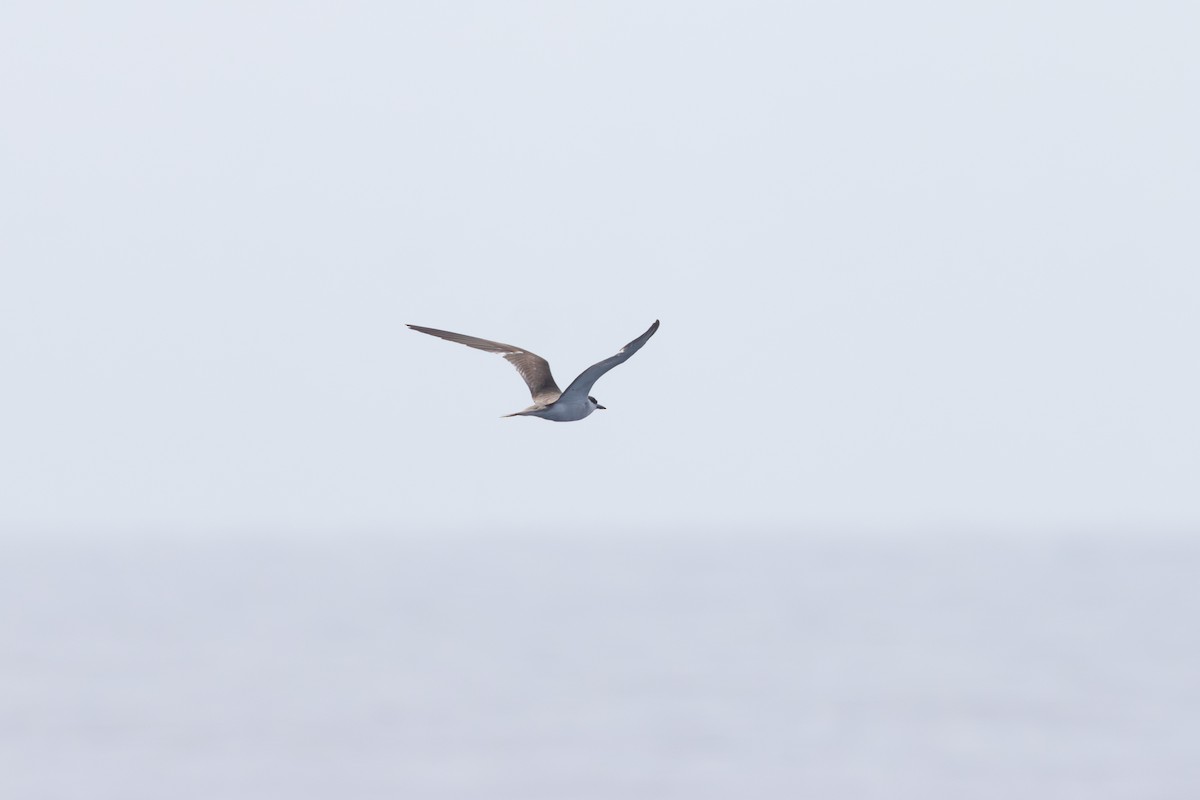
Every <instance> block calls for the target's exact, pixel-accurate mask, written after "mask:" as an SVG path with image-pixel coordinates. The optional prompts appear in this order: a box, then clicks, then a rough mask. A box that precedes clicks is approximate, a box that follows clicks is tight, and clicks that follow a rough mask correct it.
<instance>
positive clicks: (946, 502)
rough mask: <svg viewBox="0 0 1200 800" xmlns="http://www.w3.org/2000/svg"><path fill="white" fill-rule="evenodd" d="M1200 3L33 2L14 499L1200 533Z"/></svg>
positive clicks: (246, 519) (11, 524)
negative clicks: (479, 343)
mask: <svg viewBox="0 0 1200 800" xmlns="http://www.w3.org/2000/svg"><path fill="white" fill-rule="evenodd" d="M1198 25H1200V12H1197V11H1196V10H1195V6H1194V5H1193V4H1189V3H1104V2H1101V3H1096V2H1075V3H1046V2H1005V3H991V4H983V3H949V2H947V3H888V2H859V3H824V4H803V3H753V2H728V3H698V2H690V1H689V2H678V3H650V2H642V1H641V0H639V2H631V3H618V2H606V3H560V2H541V3H524V2H506V3H482V2H480V3H433V2H430V3H419V4H418V3H409V4H401V3H376V4H362V3H324V4H317V3H308V4H301V3H282V2H280V3H252V4H247V3H195V4H158V3H144V4H143V3H79V4H77V5H74V6H72V5H71V4H47V3H32V2H31V3H5V4H4V6H3V8H2V10H0V74H2V75H3V78H2V82H0V107H2V108H3V116H4V122H3V124H2V125H0V530H2V531H5V532H8V533H15V534H22V533H31V532H32V533H39V532H53V531H66V532H81V533H94V534H96V535H103V534H106V533H112V532H121V531H144V532H161V533H162V534H163V535H169V534H172V533H183V532H188V533H200V534H203V533H208V532H213V533H217V532H230V533H236V532H239V531H243V530H277V531H302V530H303V531H318V532H322V531H327V532H331V533H340V532H346V531H356V530H371V531H382V532H384V533H388V534H393V533H394V534H399V533H405V532H420V531H429V530H452V529H460V528H462V529H468V528H470V529H479V530H547V529H557V530H562V531H564V532H571V531H576V530H584V529H589V530H590V529H600V530H613V531H616V530H631V529H638V528H644V527H650V526H671V527H675V528H679V529H695V528H697V527H716V528H722V529H726V530H732V531H738V530H743V529H746V528H749V527H753V526H756V525H764V526H772V527H791V528H795V529H821V528H825V529H828V528H831V527H832V528H839V529H841V528H868V529H872V530H879V531H885V532H886V531H895V532H905V531H911V530H922V529H945V530H963V531H971V530H992V529H1000V530H1041V529H1046V528H1065V529H1088V530H1093V529H1098V528H1105V529H1121V530H1127V531H1131V532H1135V533H1136V532H1141V531H1147V530H1151V529H1162V528H1179V527H1183V528H1185V529H1186V528H1194V527H1196V526H1200V489H1198V487H1200V421H1198V420H1200V414H1198V411H1197V410H1198V409H1200V376H1198V373H1197V349H1198V343H1200V238H1198V237H1200V234H1198V231H1200V227H1198V224H1197V223H1198V220H1200V147H1198V146H1197V142H1200V105H1198V104H1197V101H1196V98H1197V89H1198V87H1200V49H1198V48H1197V47H1196V31H1197V30H1198V29H1200V28H1198ZM656 318H657V319H661V320H662V329H661V330H660V331H659V333H658V335H657V336H656V337H655V338H654V339H652V340H651V341H650V343H649V344H648V345H647V346H646V347H645V349H643V350H642V351H641V352H639V353H638V354H637V355H636V356H635V357H634V358H633V359H632V360H631V361H629V362H628V363H627V364H625V365H624V366H622V367H620V368H618V369H616V370H614V371H613V372H611V373H609V375H607V376H606V377H605V378H604V379H602V380H601V381H600V383H598V384H597V386H596V389H595V391H594V394H595V395H596V397H598V398H599V400H600V402H601V403H603V404H605V405H606V406H608V408H609V410H608V411H607V412H600V413H597V414H595V415H593V416H592V417H590V418H588V419H587V420H585V421H583V422H579V423H572V424H554V423H548V422H543V421H541V420H534V419H500V418H499V416H500V415H501V414H505V413H509V412H512V411H516V410H518V409H520V408H523V407H524V406H526V405H527V404H528V402H529V398H528V395H527V394H526V392H525V389H524V387H523V385H522V382H521V381H520V379H519V377H518V376H517V375H516V373H515V371H514V370H512V368H511V367H510V366H509V365H507V364H506V363H505V362H504V361H503V360H501V359H499V358H497V357H494V356H488V355H486V354H484V353H480V352H476V351H472V350H469V349H467V348H463V347H460V346H457V345H453V344H449V343H446V342H442V341H439V340H436V339H433V338H430V337H426V336H422V335H419V334H416V333H413V332H410V331H408V330H407V329H405V328H404V323H406V322H411V323H416V324H421V325H429V326H434V327H439V328H447V329H450V330H456V331H462V332H464V333H468V334H473V335H477V336H484V337H488V338H495V339H499V340H501V341H506V342H511V343H515V344H518V345H521V346H525V347H528V348H530V349H532V350H534V351H535V352H537V353H540V354H541V355H543V356H545V357H547V358H548V359H549V360H550V363H551V365H552V366H553V367H554V370H555V376H556V377H557V378H558V380H559V383H560V384H561V385H564V386H565V385H566V383H567V382H569V381H570V380H571V379H572V378H573V377H574V376H575V374H576V373H578V372H579V371H580V370H582V369H583V368H584V367H586V366H587V365H589V364H591V363H593V362H594V361H597V360H599V359H600V358H603V357H606V356H608V355H611V354H612V353H614V352H615V351H616V349H617V348H618V347H619V346H620V345H622V344H623V343H625V342H627V341H629V340H630V339H632V338H633V337H634V336H636V335H637V334H639V333H641V332H642V331H643V330H644V329H645V328H646V327H647V326H648V325H649V324H650V322H652V321H653V320H654V319H656Z"/></svg>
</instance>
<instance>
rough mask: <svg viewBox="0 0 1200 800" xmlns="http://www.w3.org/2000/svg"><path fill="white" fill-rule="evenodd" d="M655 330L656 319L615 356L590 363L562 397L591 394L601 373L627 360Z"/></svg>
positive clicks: (656, 325) (573, 398)
mask: <svg viewBox="0 0 1200 800" xmlns="http://www.w3.org/2000/svg"><path fill="white" fill-rule="evenodd" d="M656 330H658V320H654V324H653V325H651V326H650V328H649V329H648V330H647V331H646V332H645V333H643V334H642V335H641V336H639V337H637V338H636V339H634V340H633V341H632V342H630V343H629V344H627V345H625V346H624V347H622V348H621V350H620V351H619V352H618V353H617V354H616V355H615V356H609V357H608V358H606V359H604V360H603V361H600V362H598V363H596V364H592V365H591V366H590V367H588V368H587V369H585V370H584V371H583V372H581V373H579V377H578V378H576V379H575V380H573V381H571V385H570V386H568V387H567V390H566V391H565V392H563V397H564V398H566V399H567V400H568V401H571V400H582V399H583V398H585V397H587V396H588V395H589V394H591V391H592V387H593V386H595V385H596V381H598V380H600V376H601V375H603V374H604V373H606V372H608V371H609V370H610V369H612V368H613V367H615V366H616V365H617V364H624V363H625V362H626V361H628V360H629V357H630V356H632V355H633V354H634V353H636V352H637V351H638V350H641V349H642V345H644V344H645V343H646V342H648V341H649V340H650V337H651V336H653V335H654V332H655V331H656Z"/></svg>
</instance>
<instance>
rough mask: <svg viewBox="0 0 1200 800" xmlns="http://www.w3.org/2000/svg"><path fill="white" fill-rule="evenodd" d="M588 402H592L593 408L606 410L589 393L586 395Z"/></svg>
mask: <svg viewBox="0 0 1200 800" xmlns="http://www.w3.org/2000/svg"><path fill="white" fill-rule="evenodd" d="M588 402H589V403H591V404H592V407H593V408H598V409H600V410H601V411H607V409H606V408H605V407H604V406H602V405H600V403H599V401H597V400H596V398H594V397H592V396H591V395H590V394H589V395H588Z"/></svg>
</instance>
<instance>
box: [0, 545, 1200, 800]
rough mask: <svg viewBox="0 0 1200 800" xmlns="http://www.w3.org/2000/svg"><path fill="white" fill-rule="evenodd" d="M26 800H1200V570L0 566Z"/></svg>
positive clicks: (643, 549)
mask: <svg viewBox="0 0 1200 800" xmlns="http://www.w3.org/2000/svg"><path fill="white" fill-rule="evenodd" d="M0 797H4V798H14V800H18V799H19V800H37V799H39V798H79V799H80V800H101V799H102V798H113V800H138V799H139V798H145V799H146V800H187V798H213V799H214V800H218V799H219V800H240V799H242V798H245V799H246V800H249V799H250V798H254V799H255V800H261V799H263V798H288V799H289V800H305V799H307V798H339V799H340V798H414V799H416V800H424V799H425V798H430V799H437V798H472V800H476V799H486V800H502V799H504V798H512V799H513V800H538V799H539V798H546V799H547V800H549V799H551V798H553V800H571V799H572V798H613V799H616V798H621V800H631V799H636V798H645V799H646V800H666V799H668V798H679V799H680V800H685V799H686V800H701V799H703V798H754V799H755V800H763V799H766V798H789V799H794V798H818V799H819V800H830V799H831V798H854V799H855V800H862V799H863V798H888V799H889V800H893V799H894V798H921V800H929V798H956V800H960V799H962V798H997V800H1000V799H1001V798H1002V799H1003V800H1013V798H1080V799H1081V800H1082V799H1084V798H1086V800H1102V799H1103V798H1129V800H1146V799H1147V798H1180V800H1185V799H1186V800H1193V799H1194V798H1196V797H1200V545H1196V544H1188V543H1187V542H1186V541H1184V540H1174V541H1164V540H1153V541H1147V540H1138V539H1136V538H1134V537H1128V538H1125V539H1119V538H1113V539H1107V540H1094V541H1088V540H1086V539H1083V538H1082V537H1076V538H1074V539H1070V540H1055V541H1053V542H1047V541H1040V542H1039V541H1034V540H1031V539H1023V540H1020V541H1011V542H1007V543H1006V542H1005V541H1004V540H1003V539H1002V538H992V539H988V540H986V541H982V542H980V541H974V542H964V541H958V542H954V541H952V540H935V539H932V538H931V539H920V538H914V537H907V538H905V539H903V540H896V541H890V542H884V541H877V540H864V539H862V538H857V539H851V540H841V541H839V540H836V539H833V538H821V537H817V538H804V537H798V538H796V539H793V540H789V539H788V538H786V537H773V538H771V537H743V536H740V535H735V534H732V533H731V534H730V535H728V536H724V537H720V536H717V537H714V536H708V537H688V536H684V535H677V536H658V537H655V536H651V537H644V538H637V537H613V538H611V539H605V538H603V537H596V536H593V537H586V538H579V539H573V538H572V537H569V536H563V537H560V538H557V539H556V538H551V537H545V538H536V537H505V536H497V537H486V536H477V537H465V536H455V537H448V538H444V539H438V540H434V539H432V538H428V539H421V540H415V541H387V540H386V539H384V538H375V539H369V538H354V537H348V538H345V539H335V538H333V537H331V538H329V539H328V540H324V541H304V542H289V541H287V540H286V539H285V538H282V537H277V538H265V537H260V538H255V539H252V540H247V541H234V540H231V539H228V538H226V539H222V540H221V541H214V542H208V543H202V542H196V541H188V542H177V543H174V544H168V543H164V542H161V541H160V542H157V543H154V542H150V541H146V540H142V541H134V540H129V541H125V542H110V543H107V544H97V543H92V544H80V543H63V542H59V543H45V544H32V543H28V542H24V543H11V542H10V543H7V544H5V543H0Z"/></svg>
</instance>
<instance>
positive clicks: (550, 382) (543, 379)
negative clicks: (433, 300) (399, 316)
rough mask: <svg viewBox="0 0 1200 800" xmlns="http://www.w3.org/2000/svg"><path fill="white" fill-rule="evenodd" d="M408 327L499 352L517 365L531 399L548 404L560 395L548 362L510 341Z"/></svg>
mask: <svg viewBox="0 0 1200 800" xmlns="http://www.w3.org/2000/svg"><path fill="white" fill-rule="evenodd" d="M408 327H410V328H412V329H413V330H414V331H420V332H421V333H427V334H429V335H430V336H437V337H438V338H440V339H445V340H446V341H448V342H457V343H458V344H465V345H466V346H467V347H474V348H475V349H476V350H483V351H486V352H488V353H499V354H500V355H502V356H504V359H505V360H506V361H508V363H510V364H512V365H513V366H514V367H516V368H517V372H519V373H520V374H521V377H522V378H523V379H524V380H525V385H526V386H528V387H529V394H530V395H532V396H533V401H534V402H535V403H540V404H543V405H549V404H550V403H553V402H554V401H555V400H557V399H558V398H559V397H560V396H561V395H562V390H561V389H559V388H558V384H556V383H555V382H554V376H553V375H551V374H550V364H549V363H547V361H546V359H544V358H542V357H541V356H539V355H537V354H536V353H531V352H529V351H528V350H525V349H524V348H521V347H514V346H513V345H511V344H503V343H502V342H493V341H490V340H488V339H478V338H476V337H474V336H467V335H465V334H462V333H451V332H450V331H440V330H438V329H437V328H423V327H421V326H420V325H409V326H408Z"/></svg>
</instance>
